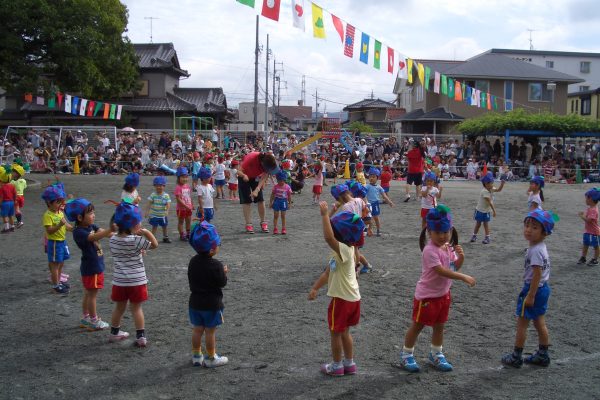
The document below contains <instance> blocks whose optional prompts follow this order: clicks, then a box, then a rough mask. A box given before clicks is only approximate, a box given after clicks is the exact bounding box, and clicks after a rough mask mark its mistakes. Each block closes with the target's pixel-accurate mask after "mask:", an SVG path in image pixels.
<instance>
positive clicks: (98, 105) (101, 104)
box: [94, 101, 104, 117]
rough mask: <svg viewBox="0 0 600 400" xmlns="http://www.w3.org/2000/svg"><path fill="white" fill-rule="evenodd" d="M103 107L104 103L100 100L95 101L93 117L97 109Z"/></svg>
mask: <svg viewBox="0 0 600 400" xmlns="http://www.w3.org/2000/svg"><path fill="white" fill-rule="evenodd" d="M103 108H104V103H103V102H101V101H98V102H96V106H95V107H94V117H95V116H97V115H98V111H100V110H102V109H103Z"/></svg>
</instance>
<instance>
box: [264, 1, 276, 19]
mask: <svg viewBox="0 0 600 400" xmlns="http://www.w3.org/2000/svg"><path fill="white" fill-rule="evenodd" d="M280 6H281V0H264V1H263V8H262V16H263V17H266V18H269V19H272V20H273V21H279V8H280Z"/></svg>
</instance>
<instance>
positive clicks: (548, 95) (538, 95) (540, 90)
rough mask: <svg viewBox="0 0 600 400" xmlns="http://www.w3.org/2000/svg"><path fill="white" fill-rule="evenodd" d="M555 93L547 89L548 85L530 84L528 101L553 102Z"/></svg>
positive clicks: (540, 83)
mask: <svg viewBox="0 0 600 400" xmlns="http://www.w3.org/2000/svg"><path fill="white" fill-rule="evenodd" d="M553 92H554V91H552V90H548V89H547V88H546V83H545V82H544V83H542V82H532V83H530V84H529V91H528V99H529V101H546V102H550V101H553Z"/></svg>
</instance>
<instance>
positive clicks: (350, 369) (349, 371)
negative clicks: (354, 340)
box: [344, 362, 357, 375]
mask: <svg viewBox="0 0 600 400" xmlns="http://www.w3.org/2000/svg"><path fill="white" fill-rule="evenodd" d="M356 370H357V368H356V363H355V362H353V363H352V364H350V365H344V375H354V374H356Z"/></svg>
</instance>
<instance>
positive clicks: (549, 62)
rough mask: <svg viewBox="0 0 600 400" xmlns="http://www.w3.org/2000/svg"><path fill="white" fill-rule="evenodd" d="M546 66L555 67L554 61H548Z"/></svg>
mask: <svg viewBox="0 0 600 400" xmlns="http://www.w3.org/2000/svg"><path fill="white" fill-rule="evenodd" d="M546 68H554V61H546Z"/></svg>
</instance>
